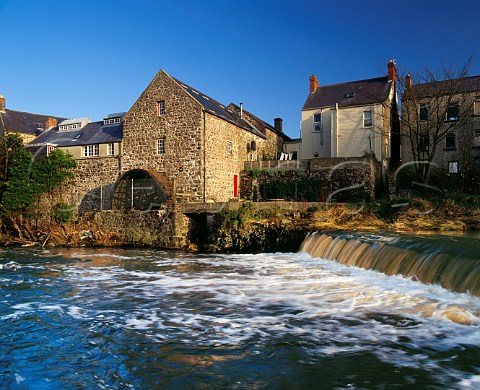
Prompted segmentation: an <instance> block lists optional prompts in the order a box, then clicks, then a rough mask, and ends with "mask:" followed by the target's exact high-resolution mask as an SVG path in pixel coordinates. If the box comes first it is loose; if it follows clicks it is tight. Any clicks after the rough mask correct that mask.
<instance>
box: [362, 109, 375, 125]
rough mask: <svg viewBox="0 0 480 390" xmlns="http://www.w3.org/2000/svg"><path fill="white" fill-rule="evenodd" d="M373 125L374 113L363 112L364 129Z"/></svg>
mask: <svg viewBox="0 0 480 390" xmlns="http://www.w3.org/2000/svg"><path fill="white" fill-rule="evenodd" d="M372 124H373V122H372V111H363V127H371V126H372Z"/></svg>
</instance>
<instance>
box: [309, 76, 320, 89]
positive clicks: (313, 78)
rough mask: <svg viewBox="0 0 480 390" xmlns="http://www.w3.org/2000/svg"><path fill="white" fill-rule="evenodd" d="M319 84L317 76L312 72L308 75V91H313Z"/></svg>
mask: <svg viewBox="0 0 480 390" xmlns="http://www.w3.org/2000/svg"><path fill="white" fill-rule="evenodd" d="M319 86H320V84H318V80H317V76H315V75H314V74H312V75H311V76H310V93H312V92H315V90H316V89H317V88H318V87H319Z"/></svg>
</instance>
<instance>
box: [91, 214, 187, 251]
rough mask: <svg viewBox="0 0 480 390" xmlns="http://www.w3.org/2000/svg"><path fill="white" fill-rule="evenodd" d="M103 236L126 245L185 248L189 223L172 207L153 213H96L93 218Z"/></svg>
mask: <svg viewBox="0 0 480 390" xmlns="http://www.w3.org/2000/svg"><path fill="white" fill-rule="evenodd" d="M93 219H94V221H95V223H96V225H97V226H98V228H99V229H100V230H101V231H103V232H115V233H117V234H118V235H119V237H120V239H121V241H122V242H123V243H124V244H127V245H135V246H157V247H162V248H174V249H182V248H185V247H186V246H187V245H188V243H189V240H188V234H189V230H190V219H189V218H188V217H186V216H185V215H184V214H183V213H182V212H181V211H180V210H177V209H175V208H174V207H173V206H171V205H170V206H165V207H163V208H162V209H160V210H155V211H137V210H129V211H112V210H108V211H98V212H95V214H94V217H93Z"/></svg>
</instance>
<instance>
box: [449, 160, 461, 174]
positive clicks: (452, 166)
mask: <svg viewBox="0 0 480 390" xmlns="http://www.w3.org/2000/svg"><path fill="white" fill-rule="evenodd" d="M458 172H459V169H458V161H449V162H448V173H458Z"/></svg>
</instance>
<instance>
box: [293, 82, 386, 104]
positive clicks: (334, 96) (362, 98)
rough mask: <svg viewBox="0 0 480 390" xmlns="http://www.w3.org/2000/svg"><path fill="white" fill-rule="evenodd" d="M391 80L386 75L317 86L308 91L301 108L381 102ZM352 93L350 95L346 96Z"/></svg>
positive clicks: (384, 98)
mask: <svg viewBox="0 0 480 390" xmlns="http://www.w3.org/2000/svg"><path fill="white" fill-rule="evenodd" d="M391 85H392V82H391V81H388V77H378V78H374V79H367V80H360V81H351V82H346V83H341V84H332V85H325V86H320V87H318V88H317V89H316V90H315V92H313V93H310V95H309V96H308V97H307V100H306V101H305V104H304V105H303V108H302V110H311V109H315V108H321V107H331V106H335V104H337V103H338V105H339V106H340V107H349V106H360V105H366V104H374V103H379V102H383V101H385V100H387V99H388V96H389V93H390V88H391ZM348 94H353V96H352V97H347V95H348Z"/></svg>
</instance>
